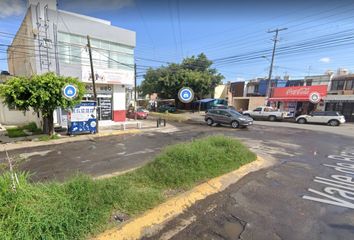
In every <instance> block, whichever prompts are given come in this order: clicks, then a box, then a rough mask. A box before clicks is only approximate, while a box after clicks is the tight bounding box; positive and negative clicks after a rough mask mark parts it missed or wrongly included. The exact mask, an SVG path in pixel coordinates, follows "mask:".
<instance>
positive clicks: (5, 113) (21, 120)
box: [0, 102, 42, 127]
mask: <svg viewBox="0 0 354 240" xmlns="http://www.w3.org/2000/svg"><path fill="white" fill-rule="evenodd" d="M30 122H35V123H36V124H37V126H38V127H41V126H42V119H41V117H38V115H37V113H35V112H34V111H33V110H30V111H27V112H23V111H17V110H10V109H9V108H8V107H7V106H6V105H4V104H3V103H2V102H0V123H1V124H2V125H24V124H27V123H30Z"/></svg>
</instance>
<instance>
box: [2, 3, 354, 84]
mask: <svg viewBox="0 0 354 240" xmlns="http://www.w3.org/2000/svg"><path fill="white" fill-rule="evenodd" d="M58 6H59V9H62V10H67V11H73V12H76V13H80V14H85V15H90V16H93V17H98V18H102V19H106V20H109V21H111V22H112V24H113V25H115V26H119V27H123V28H127V29H131V30H133V31H136V33H137V47H136V57H137V58H139V59H142V58H144V59H149V60H140V61H138V62H137V64H138V65H143V66H153V67H155V66H159V65H161V64H162V63H163V62H178V61H181V59H183V58H184V57H187V56H191V55H195V54H199V53H201V52H204V53H206V55H207V56H208V57H209V58H210V59H212V60H214V61H215V67H217V69H218V70H219V71H220V72H221V73H222V74H223V75H225V77H226V79H225V80H227V81H236V80H242V79H251V78H254V77H259V76H266V75H267V72H268V70H269V59H270V58H271V50H272V46H273V42H272V40H271V39H272V37H273V33H267V31H268V30H272V29H274V28H277V27H279V28H285V27H286V28H288V29H287V30H285V31H282V32H280V33H279V37H280V38H279V39H280V41H279V42H278V47H279V48H278V49H279V50H278V52H277V55H276V59H275V68H274V71H273V72H274V76H275V75H280V76H283V75H284V74H290V75H291V76H292V77H293V78H298V77H302V76H305V75H308V74H322V73H324V72H325V71H326V70H327V69H332V70H336V69H337V68H338V67H346V68H348V69H349V70H354V61H353V60H352V59H353V58H352V55H353V52H354V40H353V39H351V35H353V33H354V24H353V23H354V21H353V20H354V14H353V13H354V2H351V1H349V0H344V1H311V0H308V1H304V0H300V1H292V2H290V3H288V2H287V1H254V0H249V1H237V0H235V1H231V0H220V1H214V0H203V1H202V0H194V1H193V0H189V1H187V0H155V1H154V0H149V1H146V0H145V1H144V0H120V1H118V0H101V1H100V0H96V1H83V0H71V1H70V0H59V2H58ZM25 10H26V1H24V0H0V32H5V33H16V30H17V29H18V27H19V25H20V23H21V20H22V19H23V16H24V13H25ZM10 42H11V39H10V38H9V37H5V36H4V35H0V44H3V45H6V44H9V43H10ZM5 50H6V46H2V47H0V55H1V56H0V59H1V60H0V68H1V69H7V63H6V53H5V52H6V51H5ZM152 60H155V61H152ZM144 71H145V67H140V68H139V70H138V73H139V75H142V74H143V73H144ZM140 80H141V78H140Z"/></svg>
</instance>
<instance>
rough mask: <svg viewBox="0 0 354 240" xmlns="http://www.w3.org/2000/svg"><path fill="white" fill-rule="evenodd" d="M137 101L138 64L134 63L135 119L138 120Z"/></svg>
mask: <svg viewBox="0 0 354 240" xmlns="http://www.w3.org/2000/svg"><path fill="white" fill-rule="evenodd" d="M136 110H137V99H136V63H134V119H135V120H136V118H137V115H136V114H137V113H136Z"/></svg>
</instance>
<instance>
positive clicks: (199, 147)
mask: <svg viewBox="0 0 354 240" xmlns="http://www.w3.org/2000/svg"><path fill="white" fill-rule="evenodd" d="M255 159H256V155H255V154H254V153H252V152H250V151H249V150H248V149H247V148H246V147H245V146H243V145H242V144H241V143H240V142H239V141H237V140H235V139H232V138H227V137H223V136H213V137H208V138H204V139H199V140H195V141H192V142H187V143H181V144H177V145H174V146H170V147H167V148H166V149H165V150H163V151H162V153H161V154H159V155H158V156H157V157H156V159H155V160H154V161H153V162H151V163H149V164H147V165H145V166H144V167H142V168H140V169H137V170H135V171H133V172H130V173H127V174H124V175H121V176H117V177H113V178H109V179H102V180H92V179H91V178H90V177H88V176H84V175H79V176H75V177H73V178H72V179H70V180H67V181H65V182H64V183H58V182H47V183H30V182H29V180H28V176H27V175H25V174H21V175H20V177H19V179H20V186H19V187H18V189H17V192H16V193H15V192H13V191H12V190H11V177H10V175H9V174H8V173H6V174H4V175H2V176H1V177H0V216H1V221H0V236H2V239H85V238H87V237H89V236H90V235H92V234H95V233H98V232H101V231H103V230H104V229H105V228H107V227H108V226H110V224H109V223H110V222H111V216H112V214H114V213H117V212H120V213H125V214H128V215H130V216H134V215H136V214H138V213H141V212H143V211H145V210H147V209H150V208H152V207H154V206H156V205H157V204H159V203H161V202H162V201H164V200H165V198H166V195H165V193H166V192H168V191H169V192H171V190H176V192H177V191H180V190H186V189H190V188H191V187H193V186H195V185H196V184H198V183H200V182H202V181H205V180H207V179H209V178H212V177H215V176H218V175H221V174H223V173H226V172H229V171H232V170H234V169H237V168H239V167H240V166H242V165H244V164H246V163H249V162H251V161H253V160H255Z"/></svg>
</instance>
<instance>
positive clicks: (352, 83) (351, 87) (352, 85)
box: [345, 80, 354, 90]
mask: <svg viewBox="0 0 354 240" xmlns="http://www.w3.org/2000/svg"><path fill="white" fill-rule="evenodd" d="M345 90H354V80H349V81H347V83H346V86H345Z"/></svg>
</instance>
